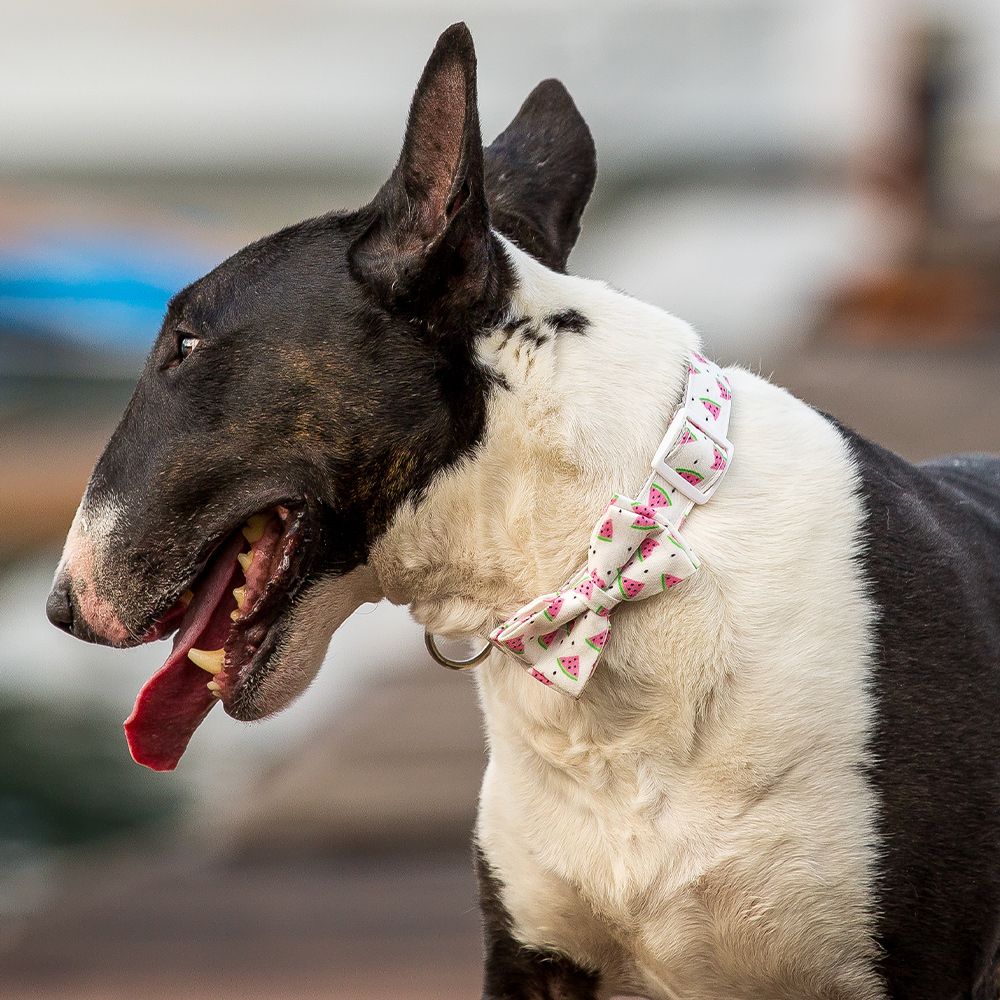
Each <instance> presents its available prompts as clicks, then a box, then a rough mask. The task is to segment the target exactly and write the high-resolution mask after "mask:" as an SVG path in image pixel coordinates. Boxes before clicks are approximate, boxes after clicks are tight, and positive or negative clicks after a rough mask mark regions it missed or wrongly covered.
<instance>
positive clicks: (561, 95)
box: [485, 80, 597, 271]
mask: <svg viewBox="0 0 1000 1000" xmlns="http://www.w3.org/2000/svg"><path fill="white" fill-rule="evenodd" d="M485 170H486V193H487V197H488V199H489V205H490V211H491V212H492V216H493V225H495V226H496V228H497V229H499V230H500V232H502V233H503V234H504V235H505V236H507V237H508V238H509V239H511V240H513V241H514V242H515V243H516V244H517V245H518V246H519V247H520V248H521V249H522V250H525V251H526V252H527V253H530V254H531V255H532V256H533V257H535V258H537V259H538V260H540V261H541V262H542V263H543V264H545V265H546V266H548V267H550V268H552V269H553V270H556V271H564V270H565V269H566V261H567V260H568V258H569V253H570V251H571V250H572V249H573V244H575V243H576V238H577V237H578V236H579V235H580V216H581V215H582V214H583V210H584V208H585V207H586V204H587V201H588V199H589V198H590V194H591V192H592V191H593V189H594V179H595V177H596V176H597V154H596V152H595V150H594V139H593V137H592V136H591V134H590V129H589V128H587V123H586V122H585V121H584V120H583V116H582V115H581V114H580V112H579V111H578V110H577V107H576V105H575V104H574V103H573V98H572V97H570V96H569V93H568V91H567V90H566V88H565V87H564V86H563V85H562V84H561V83H560V82H559V81H558V80H544V81H543V82H542V83H540V84H539V85H538V86H537V87H535V89H534V90H533V91H532V92H531V93H530V94H529V95H528V98H527V100H526V101H525V102H524V104H522V105H521V110H520V111H518V113H517V114H516V115H515V116H514V120H513V121H512V122H511V123H510V124H509V125H508V126H507V127H506V128H505V129H504V130H503V132H501V133H500V135H498V136H497V137H496V139H494V140H493V143H492V144H491V145H490V146H489V147H488V148H487V150H486V156H485Z"/></svg>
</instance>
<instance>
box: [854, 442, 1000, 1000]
mask: <svg viewBox="0 0 1000 1000" xmlns="http://www.w3.org/2000/svg"><path fill="white" fill-rule="evenodd" d="M845 434H846V436H847V438H848V441H849V443H850V446H851V448H852V450H853V453H854V456H855V458H856V460H857V463H858V466H859V468H860V471H861V489H862V497H863V499H864V502H865V505H866V507H867V522H866V529H865V534H866V538H865V544H864V550H863V552H861V553H859V554H858V558H859V559H861V560H862V562H861V565H862V569H863V571H864V572H865V574H866V575H867V577H868V579H869V582H870V589H871V596H872V598H873V599H874V602H875V604H876V605H877V608H878V611H879V618H878V621H877V622H876V624H875V635H874V637H873V639H874V646H873V649H874V657H875V664H874V679H873V680H874V694H875V698H876V706H877V708H876V720H875V731H874V738H873V742H872V751H873V753H874V755H875V758H876V762H875V765H874V768H873V771H872V780H873V782H874V785H875V788H876V790H877V792H878V797H879V815H878V819H879V824H880V833H881V838H882V843H883V848H884V855H883V861H882V868H881V877H880V882H879V887H878V899H877V900H876V903H877V909H878V911H879V912H880V915H881V916H880V921H879V941H880V943H881V945H882V946H883V948H884V949H885V959H884V961H883V963H882V967H883V971H884V974H885V977H886V980H887V982H888V984H889V988H890V995H891V996H892V997H894V998H895V997H898V998H903V997H905V998H908V1000H909V998H927V1000H931V998H933V1000H939V998H970V1000H986V998H989V1000H995V998H996V996H997V986H996V981H995V968H996V960H997V946H998V941H1000V864H998V860H1000V859H998V853H1000V851H998V848H1000V726H998V723H997V719H998V715H1000V458H987V457H975V456H963V457H957V458H950V459H942V460H940V461H937V462H933V463H928V464H925V465H921V466H913V465H910V464H908V463H907V462H905V461H903V460H902V459H900V458H898V457H897V456H895V455H892V454H890V453H889V452H887V451H885V450H883V449H882V448H879V447H878V446H876V445H873V444H870V443H869V442H867V441H864V440H863V439H861V438H860V437H858V436H856V435H854V434H852V433H850V432H848V431H845Z"/></svg>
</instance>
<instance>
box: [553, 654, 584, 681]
mask: <svg viewBox="0 0 1000 1000" xmlns="http://www.w3.org/2000/svg"><path fill="white" fill-rule="evenodd" d="M556 663H558V664H559V669H560V670H561V671H562V672H563V673H564V674H565V675H566V676H567V677H572V678H573V680H575V681H578V680H579V679H580V657H579V656H557V657H556Z"/></svg>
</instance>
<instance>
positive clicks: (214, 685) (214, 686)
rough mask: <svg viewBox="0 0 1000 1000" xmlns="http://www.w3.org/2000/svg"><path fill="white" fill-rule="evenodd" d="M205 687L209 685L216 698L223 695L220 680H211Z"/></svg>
mask: <svg viewBox="0 0 1000 1000" xmlns="http://www.w3.org/2000/svg"><path fill="white" fill-rule="evenodd" d="M205 687H207V688H208V690H209V691H211V692H212V694H213V695H215V697H216V698H221V697H222V686H221V685H220V684H219V682H218V681H209V682H208V683H207V684H206V685H205Z"/></svg>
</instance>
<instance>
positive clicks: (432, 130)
mask: <svg viewBox="0 0 1000 1000" xmlns="http://www.w3.org/2000/svg"><path fill="white" fill-rule="evenodd" d="M368 211H369V212H371V213H372V219H371V223H370V225H369V226H368V228H367V229H366V231H365V233H364V235H362V236H361V238H360V239H359V240H358V241H357V242H356V243H355V244H354V246H353V247H352V248H351V269H352V273H353V274H354V276H355V277H356V278H358V279H359V280H360V281H362V282H364V283H365V284H366V285H367V286H368V287H369V288H370V289H371V290H372V291H373V292H374V294H375V295H376V296H377V297H378V298H379V299H380V300H381V301H382V302H383V303H384V304H385V305H386V306H388V307H390V308H395V309H398V310H400V311H402V312H405V313H408V314H410V315H411V316H412V317H414V318H419V319H421V320H424V321H426V323H427V324H428V325H429V326H436V325H439V323H440V321H441V320H442V318H443V317H447V316H453V317H454V316H462V318H463V319H464V321H465V322H469V321H470V320H472V319H473V317H474V315H475V313H476V311H477V307H478V308H479V309H480V310H481V308H482V307H483V306H485V305H488V303H487V302H486V300H487V299H488V297H489V293H490V289H491V285H493V284H495V282H492V281H491V270H492V269H493V266H494V263H493V259H494V252H495V248H494V246H493V243H494V241H493V239H492V238H491V236H490V218H489V208H488V206H487V202H486V194H485V189H484V180H483V148H482V139H481V137H480V132H479V111H478V109H477V106H476V53H475V49H474V48H473V44H472V36H471V35H470V34H469V30H468V28H466V26H465V25H464V24H453V25H452V26H451V27H450V28H448V30H447V31H445V32H444V34H442V35H441V37H440V38H439V39H438V41H437V45H435V47H434V51H433V52H432V53H431V57H430V59H429V60H428V62H427V66H426V67H425V68H424V72H423V75H422V76H421V77H420V82H419V83H418V84H417V90H416V93H415V94H414V96H413V103H412V104H411V105H410V117H409V120H408V122H407V127H406V137H405V139H404V141H403V151H402V153H401V154H400V157H399V162H398V163H397V164H396V168H395V170H393V172H392V175H391V176H390V178H389V180H388V181H387V182H386V183H385V185H384V186H383V187H382V190H381V191H380V192H379V193H378V195H377V196H376V198H375V200H374V202H372V204H371V206H369V209H368Z"/></svg>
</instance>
